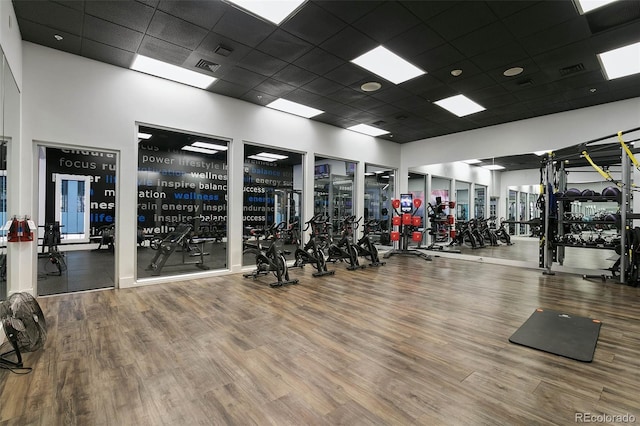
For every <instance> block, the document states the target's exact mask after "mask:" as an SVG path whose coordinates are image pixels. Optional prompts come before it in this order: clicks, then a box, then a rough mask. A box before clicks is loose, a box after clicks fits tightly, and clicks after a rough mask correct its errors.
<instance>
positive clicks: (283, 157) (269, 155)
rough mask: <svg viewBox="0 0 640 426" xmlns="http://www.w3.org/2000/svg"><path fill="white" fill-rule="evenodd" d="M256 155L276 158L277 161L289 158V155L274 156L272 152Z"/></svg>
mask: <svg viewBox="0 0 640 426" xmlns="http://www.w3.org/2000/svg"><path fill="white" fill-rule="evenodd" d="M256 155H257V156H259V157H267V158H275V159H276V160H284V159H285V158H289V157H288V156H287V155H280V154H273V153H271V152H261V153H260V154H256Z"/></svg>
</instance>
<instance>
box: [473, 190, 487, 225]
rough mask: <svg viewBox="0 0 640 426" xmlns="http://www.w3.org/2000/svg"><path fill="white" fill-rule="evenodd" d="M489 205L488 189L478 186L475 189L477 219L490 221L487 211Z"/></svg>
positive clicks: (474, 202)
mask: <svg viewBox="0 0 640 426" xmlns="http://www.w3.org/2000/svg"><path fill="white" fill-rule="evenodd" d="M486 205H487V187H486V186H484V185H476V186H475V188H474V199H473V214H474V217H476V218H484V219H488V218H489V217H488V216H487V215H486V212H485V209H486V208H487V207H486Z"/></svg>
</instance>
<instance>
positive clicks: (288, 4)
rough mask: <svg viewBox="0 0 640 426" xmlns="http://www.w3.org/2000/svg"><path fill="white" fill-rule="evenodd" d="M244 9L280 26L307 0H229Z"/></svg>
mask: <svg viewBox="0 0 640 426" xmlns="http://www.w3.org/2000/svg"><path fill="white" fill-rule="evenodd" d="M227 1H228V2H229V3H233V4H235V5H237V6H240V7H241V8H242V9H244V10H246V11H248V12H251V13H252V14H254V15H258V16H259V17H261V18H264V19H266V20H268V21H270V22H273V23H274V24H276V25H280V23H282V21H284V20H285V19H286V18H287V17H288V16H289V15H291V14H292V13H293V12H295V11H296V10H297V9H298V8H299V7H300V6H301V5H302V4H303V3H304V2H305V0H277V1H262V0H260V1H258V0H227Z"/></svg>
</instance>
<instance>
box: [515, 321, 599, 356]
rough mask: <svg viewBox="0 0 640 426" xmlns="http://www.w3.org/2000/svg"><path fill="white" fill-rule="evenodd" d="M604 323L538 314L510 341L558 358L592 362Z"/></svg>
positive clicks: (517, 331)
mask: <svg viewBox="0 0 640 426" xmlns="http://www.w3.org/2000/svg"><path fill="white" fill-rule="evenodd" d="M600 325H601V322H600V321H599V320H596V319H591V318H585V317H578V316H574V315H571V314H567V313H564V312H558V311H552V310H550V309H536V311H535V312H534V313H533V314H532V315H531V316H530V317H529V319H528V320H526V321H525V323H524V324H522V326H521V327H520V328H519V329H518V330H516V332H515V333H513V335H512V336H511V337H509V341H510V342H511V343H516V344H518V345H523V346H527V347H530V348H533V349H538V350H541V351H545V352H549V353H552V354H555V355H560V356H564V357H567V358H571V359H575V360H577V361H584V362H591V361H592V360H593V353H594V352H595V350H596V343H597V342H598V335H599V334H600Z"/></svg>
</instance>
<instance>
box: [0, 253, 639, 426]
mask: <svg viewBox="0 0 640 426" xmlns="http://www.w3.org/2000/svg"><path fill="white" fill-rule="evenodd" d="M334 267H335V268H336V269H337V270H338V271H337V273H336V275H335V276H333V277H324V278H315V279H314V278H312V277H311V272H312V271H311V269H308V270H305V271H301V270H294V271H292V275H295V276H296V277H299V278H300V284H299V285H297V286H289V287H284V288H276V289H273V288H270V287H269V286H268V285H267V283H268V282H269V281H268V280H267V279H265V280H264V281H261V280H256V281H252V280H250V279H245V278H242V277H241V276H240V275H234V276H227V277H218V278H211V279H204V280H197V281H196V280H193V281H187V282H180V283H174V284H163V285H154V286H147V287H141V288H137V289H126V290H103V291H95V292H88V293H75V294H68V295H60V296H51V297H46V298H39V299H38V301H39V303H40V305H41V307H42V308H43V311H44V312H45V315H46V318H47V321H48V329H49V335H48V341H47V344H46V346H45V348H44V350H41V351H39V352H35V353H30V354H26V356H25V365H27V366H30V367H33V372H32V373H30V374H28V375H22V376H20V375H16V374H12V373H10V372H8V371H4V370H0V425H21V426H22V425H32V424H33V425H36V424H38V425H63V424H64V425H66V424H70V425H196V424H201V425H209V424H212V425H224V424H238V425H251V424H257V425H269V424H272V425H337V424H346V425H359V424H365V425H409V424H411V425H415V424H418V425H437V424H443V425H457V424H460V425H479V424H486V425H498V424H508V425H519V424H527V425H530V424H573V423H574V420H575V416H576V413H591V415H594V416H595V415H597V414H605V415H608V416H614V415H625V414H629V415H632V416H635V419H636V421H640V398H638V384H639V383H640V309H639V308H640V298H639V291H640V290H638V289H636V288H632V287H626V286H621V285H619V284H615V283H605V284H603V283H602V282H600V281H597V282H595V281H594V282H590V281H584V280H582V279H581V278H580V277H577V276H572V275H560V274H559V275H555V276H544V275H542V274H541V273H540V272H539V271H537V270H526V269H517V268H513V267H508V266H499V265H490V264H478V263H474V262H465V261H460V260H454V259H445V258H434V260H433V261H432V262H426V261H423V260H422V259H419V258H417V257H416V258H413V257H396V256H394V257H392V258H391V259H389V260H388V263H387V265H386V266H383V267H381V268H379V269H374V268H368V269H366V270H361V271H354V272H349V271H347V270H345V269H344V267H343V266H342V265H335V266H334ZM538 307H546V308H548V309H555V310H560V311H565V312H568V313H572V314H574V315H582V316H589V317H593V318H598V319H600V320H602V321H603V325H602V329H601V333H600V339H599V341H598V345H597V349H596V352H595V359H594V361H593V362H592V363H582V362H578V361H573V360H570V359H566V358H562V357H559V356H555V355H551V354H547V353H543V352H539V351H536V350H532V349H528V348H525V347H522V346H517V345H513V344H511V343H509V342H508V338H509V336H510V335H511V334H512V333H513V332H514V331H515V330H516V329H517V328H518V327H520V326H521V325H522V323H523V322H524V321H525V320H526V319H527V318H528V317H529V316H530V315H531V314H532V312H533V311H534V310H535V309H536V308H538Z"/></svg>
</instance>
